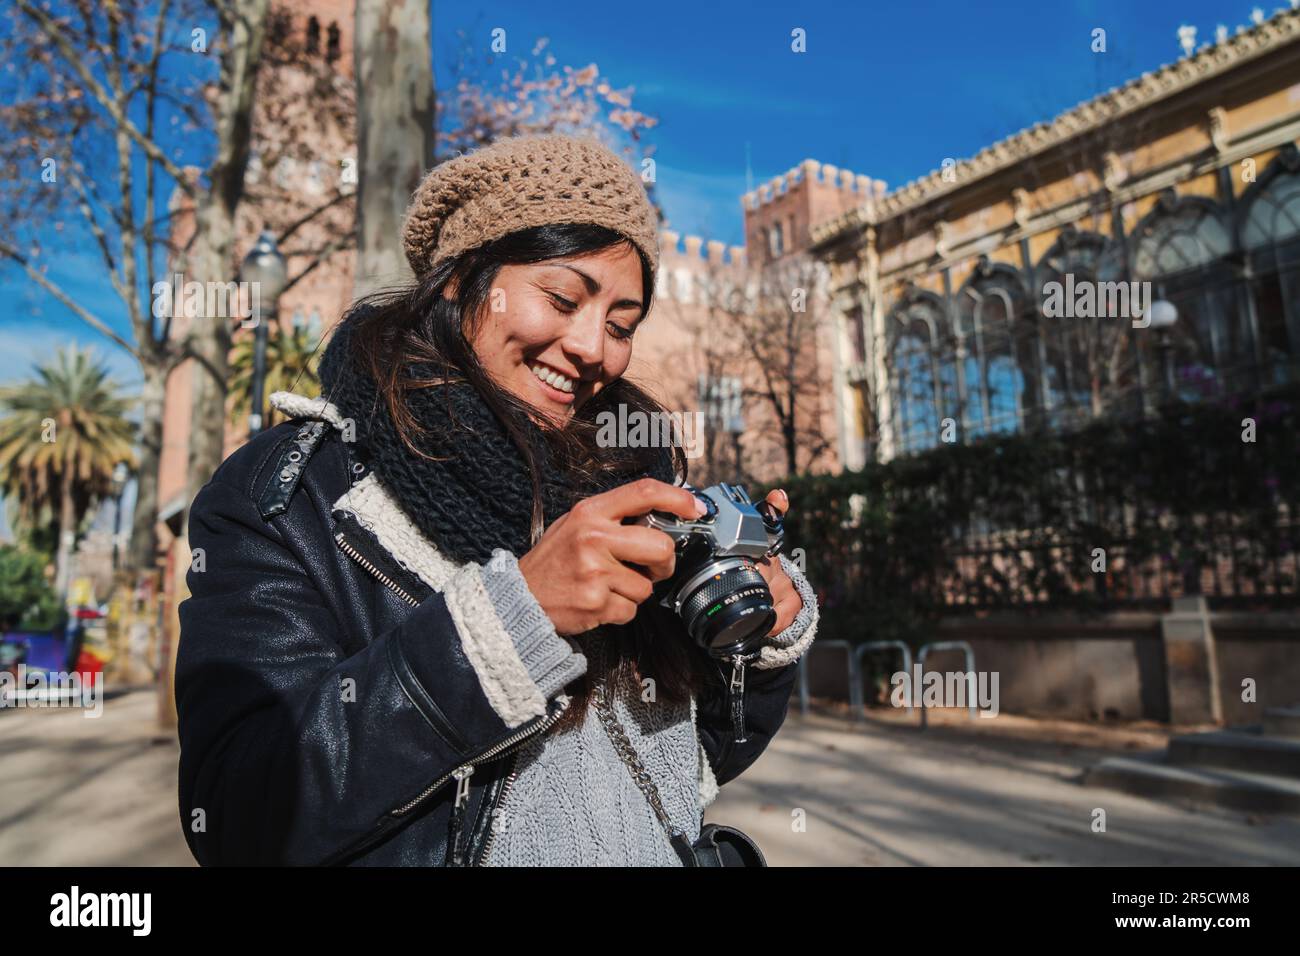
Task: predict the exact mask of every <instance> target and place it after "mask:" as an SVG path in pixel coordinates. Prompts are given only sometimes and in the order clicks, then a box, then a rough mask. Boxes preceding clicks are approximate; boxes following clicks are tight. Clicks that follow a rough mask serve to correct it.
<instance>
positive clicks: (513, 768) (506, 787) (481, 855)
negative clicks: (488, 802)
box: [474, 753, 519, 866]
mask: <svg viewBox="0 0 1300 956" xmlns="http://www.w3.org/2000/svg"><path fill="white" fill-rule="evenodd" d="M510 760H511V764H510V775H509V776H507V777H506V782H505V783H503V784H502V785H501V792H500V793H498V794H497V799H496V803H494V804H493V805H492V816H493V817H494V818H495V817H496V816H497V813H498V811H499V810H500V808H502V807H504V806H505V803H506V797H508V796H509V795H510V788H511V787H513V786H514V785H515V780H517V779H518V778H519V769H518V763H519V754H517V753H516V754H511V756H510ZM496 839H497V828H496V820H495V819H493V820H491V821H490V822H489V823H488V835H487V839H486V840H484V841H483V846H482V848H481V849H480V850H479V851H478V859H477V860H476V861H475V863H474V865H475V866H486V865H487V858H488V854H489V853H491V852H492V844H494V843H495V842H496Z"/></svg>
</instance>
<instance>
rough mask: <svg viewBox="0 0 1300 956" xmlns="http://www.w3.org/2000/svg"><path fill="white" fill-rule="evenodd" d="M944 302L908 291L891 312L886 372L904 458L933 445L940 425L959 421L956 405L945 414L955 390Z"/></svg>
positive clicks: (898, 440) (920, 293)
mask: <svg viewBox="0 0 1300 956" xmlns="http://www.w3.org/2000/svg"><path fill="white" fill-rule="evenodd" d="M946 324H947V323H946V321H945V319H944V308H943V300H942V299H940V298H939V297H938V296H937V295H934V294H933V293H931V292H923V291H921V290H918V289H909V290H908V291H907V292H906V293H904V295H903V297H902V298H901V299H900V300H899V302H898V303H897V304H896V305H895V306H894V308H893V309H892V310H891V311H890V315H889V321H888V323H887V329H888V336H889V339H888V341H889V351H888V367H889V384H890V398H891V400H892V406H893V430H894V438H895V442H896V443H897V446H898V451H899V452H900V453H906V452H914V451H920V450H922V449H925V448H929V447H931V446H933V445H935V444H936V443H937V442H938V441H939V438H940V428H941V422H942V420H943V419H944V418H946V417H955V413H956V408H955V403H952V407H950V408H946V407H945V406H947V405H948V404H949V403H948V402H947V401H946V400H945V396H946V393H947V394H950V393H948V389H949V388H950V387H951V386H950V385H949V382H950V381H951V379H952V374H951V373H952V365H951V362H946V363H945V362H944V361H942V359H943V357H944V356H945V355H946V354H947V349H946V347H945V342H946V339H947V335H946V329H945V326H946Z"/></svg>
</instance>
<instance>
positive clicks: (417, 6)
mask: <svg viewBox="0 0 1300 956" xmlns="http://www.w3.org/2000/svg"><path fill="white" fill-rule="evenodd" d="M356 9H357V13H356V30H355V34H354V35H355V38H356V39H355V49H354V61H355V74H356V83H357V174H358V182H357V236H358V245H357V252H358V255H357V266H356V271H355V278H354V280H353V281H354V286H353V296H354V298H359V297H361V296H363V295H365V294H366V293H368V292H372V291H374V290H376V289H379V288H382V287H384V286H389V285H395V284H400V283H403V282H407V281H409V280H410V278H411V275H412V274H411V269H410V266H409V265H408V264H407V262H406V257H405V255H404V253H403V250H402V236H401V229H402V218H403V217H404V216H405V214H406V207H407V204H408V203H409V202H410V199H411V194H412V193H414V192H415V189H416V187H417V186H419V184H420V179H421V177H423V175H424V172H425V170H427V169H429V168H430V167H432V166H433V160H434V155H433V153H434V121H435V115H434V114H435V105H436V104H435V98H434V87H433V57H432V47H431V42H430V29H429V3H428V0H357V8H356Z"/></svg>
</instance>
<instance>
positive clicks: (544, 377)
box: [530, 359, 579, 405]
mask: <svg viewBox="0 0 1300 956" xmlns="http://www.w3.org/2000/svg"><path fill="white" fill-rule="evenodd" d="M530 368H531V371H532V373H533V376H534V377H535V378H536V379H537V382H538V384H539V385H540V386H541V391H542V394H543V396H544V397H546V398H548V399H550V400H551V401H554V402H562V403H564V404H565V405H567V404H569V403H570V402H572V401H573V400H574V397H575V393H576V392H577V390H578V381H579V379H578V376H576V375H572V374H569V375H566V374H564V373H563V372H561V371H560V370H558V369H557V368H556V367H555V366H554V365H547V364H545V363H544V362H539V361H537V360H536V359H534V360H533V361H532V362H531V363H530Z"/></svg>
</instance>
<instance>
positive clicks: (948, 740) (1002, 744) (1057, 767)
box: [0, 690, 1300, 866]
mask: <svg viewBox="0 0 1300 956" xmlns="http://www.w3.org/2000/svg"><path fill="white" fill-rule="evenodd" d="M1168 732H1169V730H1168V728H1160V727H1159V726H1158V725H1123V726H1105V725H1095V724H1081V723H1071V722H1068V721H1042V720H1034V719H1030V718H1024V717H1014V716H1011V715H1006V714H1003V715H999V716H998V717H997V718H995V719H992V720H988V719H982V718H975V719H974V720H968V719H967V718H966V717H965V716H964V714H955V713H952V712H943V711H937V712H932V715H931V726H930V727H929V728H928V729H926V730H924V731H922V730H919V729H918V728H917V727H916V726H915V718H910V717H908V716H907V715H906V714H904V713H903V712H901V711H898V712H895V711H889V710H880V711H873V713H872V717H871V719H870V720H868V721H866V722H864V723H861V724H857V725H853V724H850V723H849V721H848V720H847V719H846V717H845V716H844V715H843V712H842V711H841V712H840V713H839V714H836V713H834V712H831V711H826V712H820V713H814V714H812V715H811V716H809V717H806V718H805V717H801V716H799V714H798V712H797V710H796V711H795V712H793V713H791V715H790V717H789V718H788V719H787V721H786V724H785V726H784V727H783V728H782V730H781V732H780V734H778V735H777V738H776V740H775V741H774V742H773V743H772V745H771V747H769V748H768V750H767V752H766V753H765V754H764V755H763V757H762V758H761V759H760V760H759V761H758V762H757V763H756V764H755V765H754V766H753V767H751V768H750V769H749V770H747V771H746V772H745V773H744V774H743V775H742V776H741V777H739V778H738V779H737V780H734V781H732V782H731V783H729V784H727V785H726V786H725V787H723V788H722V792H721V794H720V796H719V797H718V800H717V801H716V802H715V803H714V804H713V805H712V806H711V807H710V808H709V812H708V814H707V818H708V819H709V820H713V821H717V822H723V823H728V824H731V825H733V826H737V827H740V828H741V829H742V830H744V831H745V832H746V833H749V834H750V835H751V836H753V837H754V838H755V839H756V840H757V841H758V843H759V845H760V846H761V847H762V848H763V850H764V853H765V854H766V855H767V858H768V862H769V863H770V864H772V865H773V866H783V865H784V866H810V865H811V866H816V865H845V866H863V865H866V866H908V865H921V866H944V865H949V866H951V865H957V866H989V865H1016V864H1045V865H1056V864H1085V865H1118V866H1132V865H1143V864H1151V865H1187V864H1207V865H1238V864H1248V865H1249V864H1264V865H1292V866H1294V865H1297V864H1300V818H1294V817H1274V818H1269V817H1262V816H1252V815H1248V814H1242V813H1232V812H1226V811H1220V810H1213V809H1206V808H1197V807H1192V806H1175V805H1172V804H1169V803H1167V802H1159V801H1155V800H1147V799H1143V798H1140V797H1134V796H1129V795H1127V794H1122V793H1118V792H1114V791H1108V790H1101V789H1090V788H1085V787H1083V786H1081V785H1080V784H1079V783H1078V782H1077V780H1078V778H1079V776H1080V775H1081V773H1082V772H1083V770H1084V769H1085V768H1086V767H1088V766H1090V765H1091V764H1092V763H1094V762H1095V761H1097V760H1100V759H1101V758H1102V757H1103V756H1108V755H1111V754H1114V753H1117V752H1118V753H1124V752H1128V753H1132V752H1133V751H1134V750H1135V749H1147V748H1150V749H1158V748H1160V747H1162V746H1163V745H1164V741H1165V739H1166V737H1167V736H1168ZM178 756H179V748H178V746H177V744H176V739H175V735H174V734H172V733H161V732H160V731H159V729H158V724H157V697H156V696H155V694H154V692H153V691H151V690H145V691H135V692H131V693H128V694H125V695H123V696H120V697H114V698H111V699H109V700H107V701H106V702H105V704H104V713H103V715H102V716H101V717H98V718H94V719H87V718H86V717H85V716H84V715H83V712H82V711H79V710H72V709H57V708H52V709H23V708H19V709H6V710H3V711H0V866H14V865H27V866H60V865H82V866H123V865H134V866H193V865H194V859H193V857H191V856H190V852H189V849H188V848H187V847H186V845H185V840H184V837H183V835H182V833H181V829H180V819H179V815H178V810H177V797H176V767H177V759H178ZM1096 808H1101V809H1104V810H1105V811H1106V832H1105V833H1095V832H1093V830H1092V828H1091V827H1092V821H1093V811H1094V809H1096ZM795 810H802V811H803V818H804V819H805V820H806V828H805V829H804V831H803V832H797V831H795V830H794V829H793V828H792V822H793V821H794V820H795V816H794V815H793V814H792V811H795Z"/></svg>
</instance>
